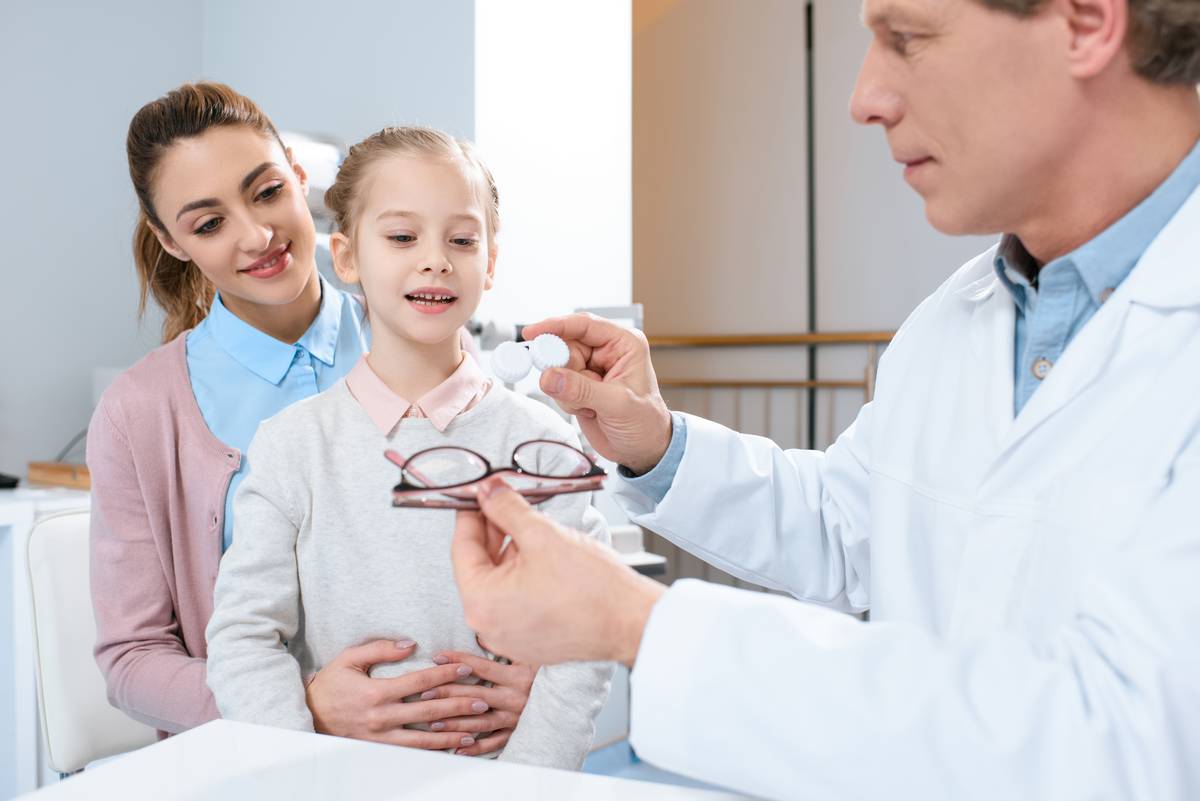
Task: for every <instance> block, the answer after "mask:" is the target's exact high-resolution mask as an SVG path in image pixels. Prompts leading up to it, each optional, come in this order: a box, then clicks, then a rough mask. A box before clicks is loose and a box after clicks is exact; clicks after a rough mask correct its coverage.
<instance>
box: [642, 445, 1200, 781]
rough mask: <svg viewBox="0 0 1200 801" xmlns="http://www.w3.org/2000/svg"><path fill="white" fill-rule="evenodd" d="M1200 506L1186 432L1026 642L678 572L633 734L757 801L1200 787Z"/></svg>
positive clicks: (651, 639) (670, 763) (661, 613)
mask: <svg viewBox="0 0 1200 801" xmlns="http://www.w3.org/2000/svg"><path fill="white" fill-rule="evenodd" d="M1198 499H1200V447H1197V446H1196V445H1195V444H1193V445H1192V446H1191V448H1190V455H1188V457H1187V458H1185V459H1183V460H1181V461H1180V462H1178V463H1177V465H1176V470H1175V472H1174V479H1173V481H1172V482H1171V483H1170V484H1169V485H1168V486H1167V487H1166V488H1164V489H1163V490H1162V491H1161V493H1160V495H1159V497H1158V498H1157V499H1156V501H1155V503H1154V504H1153V506H1152V507H1151V508H1150V509H1149V510H1148V514H1147V515H1146V516H1145V517H1144V518H1143V520H1142V524H1141V525H1140V526H1139V528H1138V530H1137V531H1135V532H1130V533H1129V535H1128V537H1127V538H1126V539H1125V540H1123V541H1122V543H1121V544H1120V547H1119V548H1117V549H1116V550H1115V552H1114V553H1112V555H1111V556H1107V557H1104V558H1102V559H1100V560H1098V563H1097V566H1096V567H1095V568H1094V569H1093V570H1092V571H1091V572H1090V574H1089V576H1088V577H1087V579H1088V580H1087V581H1086V582H1085V584H1084V585H1083V587H1082V589H1081V590H1080V591H1079V593H1078V595H1077V597H1076V598H1075V600H1074V606H1073V611H1072V615H1071V619H1070V622H1069V623H1067V624H1065V625H1063V626H1062V627H1061V629H1060V630H1059V631H1057V632H1056V633H1055V636H1054V637H1053V639H1052V640H1051V641H1050V643H1049V644H1048V645H1042V646H1039V647H1038V648H1037V649H1035V648H1034V647H1033V646H1032V645H1031V644H1030V643H1029V642H1027V641H1026V640H1024V639H1022V638H1019V637H1017V636H1014V635H1012V634H1009V633H1005V632H995V633H991V634H987V635H981V636H980V637H979V638H978V639H977V640H975V641H972V642H969V643H955V644H953V645H951V644H948V643H946V642H944V641H940V640H938V639H936V638H934V637H933V636H931V635H930V634H929V633H928V632H926V631H925V630H922V629H918V628H916V627H914V626H912V625H909V624H906V623H900V622H897V623H863V622H861V621H859V620H857V619H855V618H852V617H849V616H846V615H841V614H838V613H836V612H833V611H831V610H828V609H824V608H821V607H817V606H814V605H811V604H806V603H798V602H796V601H792V600H789V599H785V598H781V597H772V596H769V595H765V594H762V593H750V592H744V591H737V590H732V589H729V588H724V587H717V586H713V585H709V584H704V583H701V582H698V581H681V582H679V583H677V584H676V585H675V586H674V587H673V588H672V589H671V590H670V591H669V592H668V593H667V594H666V595H665V596H664V597H663V599H662V600H661V601H660V602H659V604H658V605H657V606H656V607H655V609H654V611H653V613H652V615H651V618H650V621H649V623H648V625H647V628H646V631H645V635H644V638H643V640H642V645H641V651H640V652H639V654H638V658H637V663H636V665H635V668H634V671H633V676H632V713H631V714H632V736H631V741H632V744H633V746H634V747H635V749H636V750H637V752H638V754H639V755H640V756H641V757H643V758H644V759H646V760H648V761H650V762H653V763H655V764H657V765H660V766H662V767H664V768H667V769H669V770H673V771H678V772H680V773H684V774H687V775H689V776H695V777H698V778H700V779H704V780H708V781H711V782H714V783H717V784H721V785H725V786H728V787H733V788H736V789H738V790H742V791H745V792H750V793H754V794H756V795H761V796H763V797H765V798H779V799H783V798H922V799H959V798H979V799H993V798H994V799H1014V798H1020V799H1024V800H1025V801H1035V800H1036V799H1054V801H1073V800H1074V799H1080V800H1081V801H1082V799H1135V798H1138V799H1145V798H1164V799H1165V798H1171V799H1175V798H1198V797H1200V760H1197V759H1196V756H1197V754H1200V716H1198V715H1197V712H1196V710H1198V709H1200V635H1198V634H1197V628H1196V626H1197V621H1198V620H1200V583H1198V582H1197V580H1196V577H1197V576H1200V532H1198V529H1197V523H1196V520H1197V516H1198V515H1197V512H1198V511H1200V500H1198ZM735 754H736V758H735V757H734V756H732V755H735Z"/></svg>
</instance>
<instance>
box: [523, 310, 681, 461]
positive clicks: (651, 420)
mask: <svg viewBox="0 0 1200 801" xmlns="http://www.w3.org/2000/svg"><path fill="white" fill-rule="evenodd" d="M541 334H554V335H555V336H558V337H561V338H562V339H563V341H564V342H566V343H567V348H568V349H569V350H570V353H571V359H570V361H569V362H568V363H567V366H566V367H565V368H562V369H555V370H547V371H545V372H544V373H542V379H541V387H542V391H543V392H545V393H546V394H547V395H549V396H550V397H551V398H554V400H555V401H556V402H557V403H558V405H559V406H560V407H561V408H562V410H563V411H565V412H566V413H568V414H573V415H575V416H576V417H577V418H578V419H579V425H580V428H582V429H583V433H584V436H586V437H587V440H588V442H590V443H591V445H592V447H593V448H595V449H596V450H597V451H598V452H599V453H600V454H601V455H602V456H604V457H605V458H606V459H611V460H612V461H614V462H617V463H618V464H623V465H625V466H626V467H628V468H629V469H630V470H633V471H634V472H635V473H645V472H647V471H648V470H650V469H651V468H652V467H654V466H655V465H656V464H658V462H659V460H661V459H662V457H663V454H664V453H666V452H667V446H668V445H669V444H670V443H671V413H670V412H669V411H668V410H667V405H666V403H664V402H663V399H662V395H661V394H660V393H659V391H658V379H657V378H656V377H655V375H654V366H653V365H652V364H651V363H650V346H649V345H648V344H647V343H646V337H645V336H644V335H643V334H642V332H641V331H632V330H630V329H628V328H622V327H621V326H619V325H616V324H614V323H611V322H609V321H607V320H602V319H600V318H599V317H595V316H593V315H590V314H572V315H569V316H567V317H556V318H554V319H551V320H545V321H543V322H540V323H536V324H534V325H528V326H526V327H525V329H524V331H523V332H522V336H524V337H525V339H527V340H532V339H534V338H535V337H537V336H539V335H541Z"/></svg>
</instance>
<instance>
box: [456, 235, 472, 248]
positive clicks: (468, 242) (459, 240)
mask: <svg viewBox="0 0 1200 801" xmlns="http://www.w3.org/2000/svg"><path fill="white" fill-rule="evenodd" d="M450 242H451V244H454V245H458V246H459V247H460V248H470V247H474V246H475V245H478V244H479V240H478V239H471V238H470V237H456V238H454V239H451V240H450Z"/></svg>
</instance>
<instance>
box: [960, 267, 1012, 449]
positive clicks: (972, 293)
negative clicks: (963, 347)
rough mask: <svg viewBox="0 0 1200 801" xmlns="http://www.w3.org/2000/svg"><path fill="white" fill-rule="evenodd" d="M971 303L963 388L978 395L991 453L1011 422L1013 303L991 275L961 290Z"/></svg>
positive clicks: (1005, 434) (1010, 426) (999, 442)
mask: <svg viewBox="0 0 1200 801" xmlns="http://www.w3.org/2000/svg"><path fill="white" fill-rule="evenodd" d="M962 296H963V297H964V299H966V300H967V301H968V302H971V303H974V304H975V309H974V311H973V313H972V315H971V321H970V327H971V330H970V334H969V337H970V347H971V354H972V359H971V362H970V364H969V365H968V368H967V369H968V371H969V372H968V378H967V382H965V383H964V390H969V389H970V388H971V387H974V388H975V389H976V390H978V394H976V393H971V394H974V395H975V396H976V397H979V398H980V399H981V409H980V412H981V414H982V416H983V427H984V429H985V436H986V442H987V444H988V445H989V446H990V450H991V451H992V452H993V453H995V451H996V449H997V448H999V447H1000V444H1001V442H1002V441H1003V439H1004V437H1005V436H1007V434H1008V431H1009V430H1010V429H1011V428H1012V425H1013V400H1012V399H1013V367H1012V365H1013V348H1014V347H1015V341H1014V340H1015V338H1016V329H1015V325H1016V306H1015V305H1014V304H1013V301H1012V298H1011V297H1010V296H1009V295H1008V293H1007V292H1005V291H1004V288H1003V287H1002V286H1001V285H1000V281H999V279H997V278H996V277H995V276H994V275H988V276H986V277H985V278H983V279H981V280H979V281H976V282H975V283H974V284H972V285H970V286H968V287H966V288H965V289H964V290H962Z"/></svg>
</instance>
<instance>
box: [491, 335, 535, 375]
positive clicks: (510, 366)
mask: <svg viewBox="0 0 1200 801" xmlns="http://www.w3.org/2000/svg"><path fill="white" fill-rule="evenodd" d="M531 367H533V357H532V356H531V355H530V354H529V351H528V350H526V349H525V346H524V345H522V344H521V343H520V342H501V343H500V344H499V345H498V346H497V347H496V349H495V350H494V351H492V372H493V373H494V374H495V375H496V378H499V379H500V380H501V381H503V382H504V383H505V384H515V383H517V382H518V381H520V380H521V379H522V378H524V377H525V376H527V375H529V368H531Z"/></svg>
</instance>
